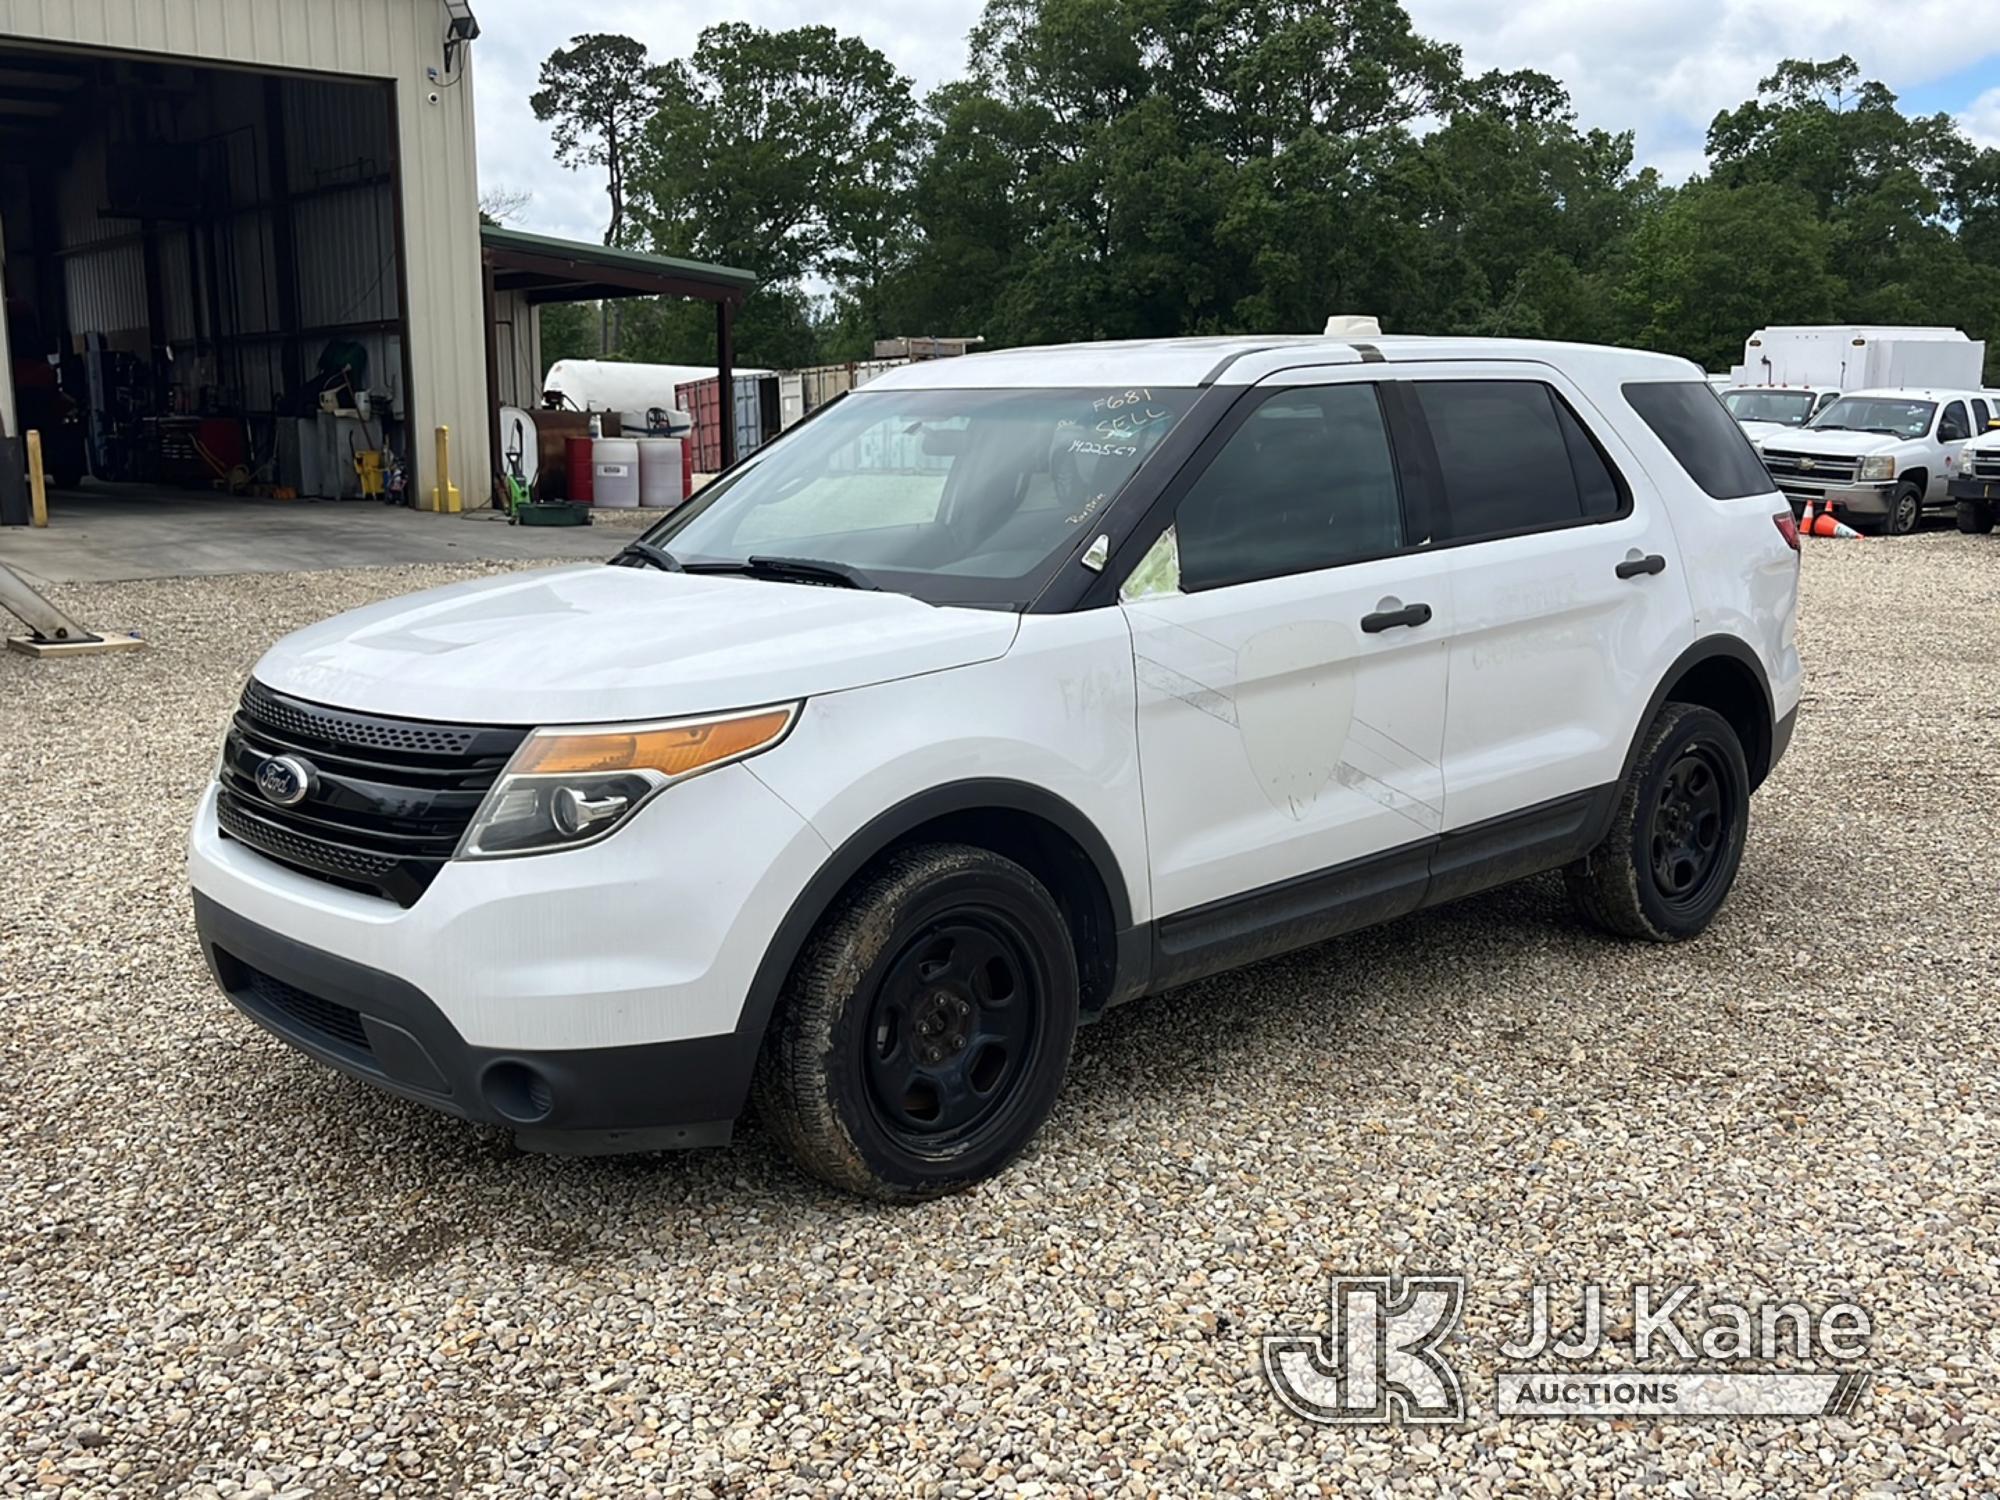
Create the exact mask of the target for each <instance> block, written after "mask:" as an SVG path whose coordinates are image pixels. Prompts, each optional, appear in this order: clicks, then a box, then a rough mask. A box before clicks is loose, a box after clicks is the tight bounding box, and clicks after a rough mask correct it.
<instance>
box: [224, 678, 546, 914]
mask: <svg viewBox="0 0 2000 1500" xmlns="http://www.w3.org/2000/svg"><path fill="white" fill-rule="evenodd" d="M526 734H527V731H526V730H524V729H509V728H489V727H484V726H480V725H473V724H425V723H421V722H418V721H416V720H413V719H389V718H382V717H380V716H378V715H373V714H358V713H351V712H349V711H347V710H346V709H338V708H328V707H326V706H325V705H323V704H318V703H308V702H306V701H305V700H303V699H300V698H292V697H288V696H287V695H285V694H283V693H277V692H273V691H272V690H271V689H270V688H267V687H265V686H264V685H263V684H262V683H259V682H252V683H251V684H250V685H249V686H248V687H247V688H245V689H244V690H243V701H242V705H241V706H240V707H239V708H238V710H237V713H236V718H235V720H234V721H233V722H232V723H231V725H230V728H229V737H228V740H227V741H226V742H225V744H224V747H223V755H222V788H221V791H220V793H219V794H218V796H217V799H216V815H217V819H218V821H219V822H220V823H221V825H222V831H223V833H225V834H226V835H227V836H228V837H230V838H232V839H235V840H237V841H238V842H240V843H244V844H247V845H249V846H250V847H251V848H253V849H255V850H257V851H258V852H259V853H261V854H264V855H266V856H268V857H269V858H271V859H274V860H277V861H278V862H279V863H280V864H284V865H288V866H290V867H291V868H293V869H295V870H300V871H303V872H304V873H306V874H308V875H314V876H317V877H319V878H320V879H322V880H327V881H331V882H333V883H334V884H336V885H343V886H347V887H349V888H351V889H355V890H362V891H367V892H369V893H371V894H373V895H378V896H386V897H387V898H388V899H390V900H392V901H395V902H398V903H400V904H401V905H403V906H413V905H415V904H416V902H417V899H418V898H419V897H420V896H422V895H423V893H424V891H425V890H426V889H428V888H429V886H430V883H431V881H433V880H434V879H436V878H437V873H438V871H439V870H441V869H443V868H444V865H445V862H446V861H447V860H449V859H450V858H451V856H452V852H453V851H454V850H456V849H457V847H458V841H459V839H460V838H461V837H462V836H463V835H464V833H465V830H466V827H467V825H468V824H470V823H471V821H472V816H473V814H474V813H475V812H477V811H478V809H479V804H480V801H481V799H482V798H484V797H485V795H486V791H487V789H488V788H489V787H491V786H492V785H493V782H494V779H495V778H496V777H497V776H498V775H499V774H500V770H501V768H502V767H503V766H505V765H506V764H507V760H508V757H509V756H511V755H512V754H513V753H514V751H515V749H516V748H517V747H518V746H519V745H520V743H521V741H522V739H523V738H525V736H526ZM279 755H287V756H292V757H294V758H296V759H298V760H301V761H303V762H305V763H306V764H307V765H308V766H310V767H311V768H312V772H313V776H312V781H311V785H310V789H309V791H308V792H307V795H306V797H305V799H304V800H303V801H301V802H299V803H297V804H295V805H293V806H291V807H282V806H279V805H278V804H276V803H273V802H271V801H270V800H269V799H268V798H266V797H265V796H264V795H263V793H262V792H260V791H259V790H258V788H257V769H258V767H260V766H261V765H263V764H264V762H265V761H267V760H269V759H271V758H272V757H273V756H279Z"/></svg>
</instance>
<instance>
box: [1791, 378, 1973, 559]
mask: <svg viewBox="0 0 2000 1500" xmlns="http://www.w3.org/2000/svg"><path fill="white" fill-rule="evenodd" d="M1992 416H1993V407H1992V403H1991V400H1990V398H1989V397H1988V396H1987V395H1986V393H1985V392H1983V391H1972V390H1914V389H1902V390H1873V391H1852V392H1849V393H1848V394H1847V395H1844V396H1842V397H1841V398H1840V399H1839V400H1838V401H1836V402H1834V403H1833V405H1831V406H1829V407H1827V409H1826V410H1825V411H1823V412H1821V413H1820V414H1819V415H1818V416H1816V417H1814V418H1813V419H1812V421H1811V422H1810V423H1809V424H1808V425H1807V426H1806V427H1805V428H1804V429H1803V430H1802V431H1798V432H1787V433H1784V434H1779V435H1773V436H1771V437H1767V438H1765V439H1764V440H1763V442H1762V443H1760V444H1758V447H1759V449H1760V450H1761V451H1762V453H1763V455H1764V466H1765V467H1766V468H1768V469H1769V470H1770V471H1771V477H1772V478H1773V479H1775V480H1776V481H1777V482H1778V488H1779V489H1780V490H1781V491H1782V492H1783V493H1784V495H1785V497H1786V498H1787V499H1788V500H1790V501H1791V502H1792V509H1793V510H1794V511H1799V512H1802V511H1803V510H1804V508H1805V507H1806V506H1807V505H1812V506H1815V507H1818V508H1820V509H1825V508H1827V507H1829V506H1830V507H1832V509H1833V512H1834V514H1835V515H1837V516H1839V517H1840V518H1841V519H1842V520H1845V521H1848V522H1850V523H1851V524H1853V525H1854V526H1855V527H1857V528H1858V529H1860V530H1862V531H1873V532H1882V533H1885V534H1887V535H1890V536H1906V535H1908V534H1909V533H1910V532H1912V531H1915V530H1916V529H1917V524H1918V522H1920V521H1921V520H1922V519H1923V513H1924V511H1925V510H1926V509H1928V508H1930V507H1932V506H1940V505H1944V504H1947V503H1948V502H1949V501H1950V500H1951V499H1952V493H1951V483H1952V481H1953V480H1954V479H1956V478H1957V477H1958V473H1959V462H1960V452H1961V450H1962V449H1963V448H1964V447H1965V446H1966V444H1967V443H1968V442H1969V441H1970V440H1971V438H1972V435H1973V434H1974V433H1976V432H1984V431H1985V430H1986V425H1987V423H1988V422H1989V421H1990V420H1991V419H1992Z"/></svg>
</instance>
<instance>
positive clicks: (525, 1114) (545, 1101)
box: [479, 1062, 556, 1125]
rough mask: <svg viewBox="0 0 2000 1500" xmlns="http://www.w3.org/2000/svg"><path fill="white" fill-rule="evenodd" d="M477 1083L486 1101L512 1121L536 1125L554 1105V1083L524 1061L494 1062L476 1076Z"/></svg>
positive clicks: (552, 1110) (551, 1111)
mask: <svg viewBox="0 0 2000 1500" xmlns="http://www.w3.org/2000/svg"><path fill="white" fill-rule="evenodd" d="M479 1086H480V1088H481V1089H482V1090H484V1091H485V1094H486V1102H487V1103H488V1104H491V1105H492V1106H493V1108H494V1109H495V1110H496V1111H497V1112H498V1113H499V1114H500V1115H502V1116H503V1117H504V1118H506V1119H509V1120H511V1121H513V1122H514V1123H515V1124H516V1125H538V1124H540V1123H541V1122H542V1121H543V1120H546V1119H547V1118H548V1117H549V1116H550V1114H551V1113H553V1112H554V1110H555V1107H556V1092H555V1089H554V1087H553V1086H551V1085H550V1083H549V1081H548V1079H546V1078H544V1077H543V1076H542V1075H541V1074H540V1073H537V1072H536V1071H535V1070H534V1069H533V1068H531V1067H529V1066H528V1065H527V1064H526V1063H518V1062H499V1063H495V1064H493V1066H492V1067H490V1068H488V1069H487V1070H486V1072H485V1073H484V1074H483V1075H482V1076H481V1077H480V1080H479Z"/></svg>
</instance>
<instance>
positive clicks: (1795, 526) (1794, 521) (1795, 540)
mask: <svg viewBox="0 0 2000 1500" xmlns="http://www.w3.org/2000/svg"><path fill="white" fill-rule="evenodd" d="M1771 524H1772V525H1774V526H1776V527H1777V528H1778V535H1779V536H1781V537H1783V538H1784V539H1785V545H1786V546H1787V547H1790V548H1791V549H1792V550H1793V551H1794V552H1797V551H1798V550H1799V522H1798V517H1796V516H1794V515H1793V514H1792V513H1791V511H1790V510H1789V509H1787V510H1781V511H1779V512H1778V513H1777V514H1776V515H1775V516H1773V517H1771Z"/></svg>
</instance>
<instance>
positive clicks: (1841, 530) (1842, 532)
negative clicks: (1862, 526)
mask: <svg viewBox="0 0 2000 1500" xmlns="http://www.w3.org/2000/svg"><path fill="white" fill-rule="evenodd" d="M1821 534H1822V535H1825V536H1839V537H1848V536H1856V537H1858V536H1860V535H1861V533H1860V532H1858V531H1856V530H1855V529H1854V528H1853V527H1852V526H1849V525H1848V524H1847V523H1846V522H1845V521H1835V522H1834V523H1833V530H1832V531H1829V532H1823V533H1821Z"/></svg>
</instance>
